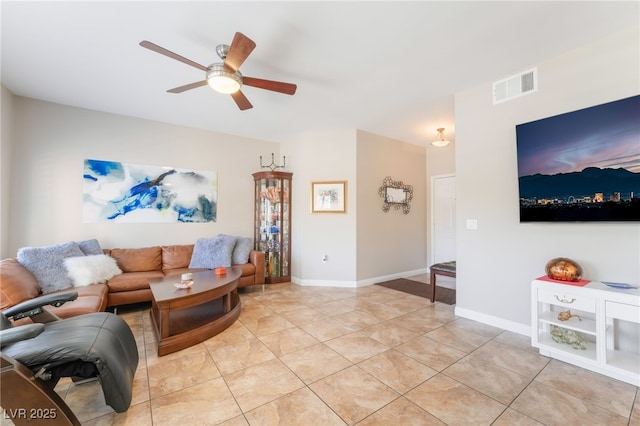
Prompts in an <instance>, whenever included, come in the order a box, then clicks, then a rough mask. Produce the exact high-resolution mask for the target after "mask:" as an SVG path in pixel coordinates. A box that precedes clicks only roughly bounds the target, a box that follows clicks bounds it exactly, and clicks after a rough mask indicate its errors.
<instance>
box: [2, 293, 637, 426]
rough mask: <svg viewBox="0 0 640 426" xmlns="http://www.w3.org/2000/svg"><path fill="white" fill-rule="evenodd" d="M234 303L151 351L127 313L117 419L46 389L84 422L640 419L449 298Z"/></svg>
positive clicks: (143, 316)
mask: <svg viewBox="0 0 640 426" xmlns="http://www.w3.org/2000/svg"><path fill="white" fill-rule="evenodd" d="M256 290H259V289H256ZM241 300H242V313H241V315H240V318H239V320H238V321H237V322H236V323H235V324H233V325H232V326H231V327H230V328H229V329H227V330H226V331H225V332H223V333H222V334H220V335H218V336H216V337H214V338H212V339H209V340H208V341H206V342H204V343H201V344H198V345H196V346H193V347H191V348H189V349H186V350H183V351H180V352H177V353H174V354H170V355H167V356H164V357H161V358H158V357H157V355H156V352H155V350H156V349H155V342H154V339H153V333H152V332H151V329H150V323H149V312H148V310H147V309H141V310H139V311H135V312H128V313H123V314H122V316H123V317H124V318H125V319H126V321H127V322H128V323H129V324H130V326H131V328H132V330H133V332H134V334H135V336H136V340H137V342H138V346H139V351H140V358H141V360H140V366H139V369H138V371H137V374H136V377H135V383H134V397H133V398H134V401H133V405H132V406H131V408H130V409H129V411H128V412H126V413H122V414H115V413H114V412H113V411H112V410H111V408H110V407H108V406H106V405H105V404H104V400H103V396H102V391H101V389H100V386H99V384H98V383H97V382H93V383H87V384H84V385H80V386H76V385H73V384H71V383H70V382H69V381H66V382H63V383H61V384H59V385H58V387H57V388H56V390H57V391H58V392H59V393H60V394H61V395H62V396H63V397H64V398H65V400H66V401H67V403H68V404H69V405H70V406H71V409H72V410H73V411H74V412H75V413H76V414H77V415H78V417H79V418H80V421H81V422H82V423H83V425H135V426H140V425H176V424H185V425H186V424H188V425H216V424H223V425H227V426H232V425H233V426H235V425H305V426H306V425H323V426H324V425H345V424H348V425H359V426H364V425H367V426H368V425H443V424H447V425H476V424H477V425H490V424H493V425H540V424H544V425H578V424H579V425H605V424H606V425H640V393H639V390H638V388H637V387H635V386H631V385H628V384H625V383H622V382H619V381H616V380H613V379H609V378H607V377H605V376H602V375H599V374H595V373H592V372H589V371H587V370H583V369H580V368H576V367H574V366H571V365H568V364H565V363H562V362H559V361H556V360H550V359H549V358H546V357H543V356H540V355H538V353H537V351H536V350H535V349H534V348H532V347H531V346H530V344H529V339H528V338H527V337H525V336H521V335H517V334H514V333H511V332H506V331H502V330H500V329H497V328H493V327H490V326H487V325H483V324H480V323H477V322H474V321H470V320H467V319H463V318H458V317H456V316H455V315H454V311H453V309H454V308H453V306H448V305H444V304H440V303H435V304H431V303H429V301H428V300H427V299H424V298H420V297H417V296H411V295H408V294H405V293H401V292H397V291H394V290H390V289H387V288H384V287H379V286H368V287H364V288H359V289H344V288H315V287H300V286H296V285H292V284H278V285H271V286H267V289H266V291H265V292H264V293H263V292H261V291H251V292H249V293H246V294H242V295H241ZM3 424H4V423H3Z"/></svg>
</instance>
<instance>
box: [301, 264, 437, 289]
mask: <svg viewBox="0 0 640 426" xmlns="http://www.w3.org/2000/svg"><path fill="white" fill-rule="evenodd" d="M428 273H429V268H422V269H414V270H412V271H405V272H398V273H396V274H390V275H382V276H378V277H374V278H367V279H364V280H358V281H344V280H339V281H338V280H305V279H300V278H299V277H293V276H292V277H291V282H292V283H294V284H297V285H299V286H303V287H304V286H308V287H345V288H357V287H366V286H368V285H372V284H377V283H383V282H385V281H390V280H395V279H398V278H406V277H412V276H414V275H420V274H428Z"/></svg>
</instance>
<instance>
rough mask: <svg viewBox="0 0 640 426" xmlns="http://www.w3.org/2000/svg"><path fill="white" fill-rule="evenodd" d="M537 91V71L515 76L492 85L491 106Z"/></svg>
mask: <svg viewBox="0 0 640 426" xmlns="http://www.w3.org/2000/svg"><path fill="white" fill-rule="evenodd" d="M537 90H538V69H537V68H533V69H531V70H528V71H525V72H522V73H519V74H516V75H514V76H511V77H508V78H505V79H503V80H500V81H496V82H495V83H493V104H494V105H496V104H499V103H502V102H505V101H509V100H511V99H514V98H518V97H520V96H523V95H528V94H529V93H533V92H536V91H537Z"/></svg>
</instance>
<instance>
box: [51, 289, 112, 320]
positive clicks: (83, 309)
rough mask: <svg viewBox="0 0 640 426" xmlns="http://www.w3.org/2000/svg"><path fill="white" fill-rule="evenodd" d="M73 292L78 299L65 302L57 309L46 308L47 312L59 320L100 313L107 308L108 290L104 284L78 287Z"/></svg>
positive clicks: (52, 307)
mask: <svg viewBox="0 0 640 426" xmlns="http://www.w3.org/2000/svg"><path fill="white" fill-rule="evenodd" d="M67 291H68V290H67ZM73 291H77V292H78V298H77V299H76V300H74V301H73V302H67V303H65V304H64V305H62V306H60V307H58V308H56V307H54V306H47V310H48V311H50V312H52V313H54V314H56V315H57V316H59V317H60V318H71V317H75V316H78V315H84V314H90V313H92V312H102V311H104V310H105V309H106V308H107V301H108V300H109V288H108V287H107V286H106V284H96V285H90V286H87V287H78V288H74V289H73Z"/></svg>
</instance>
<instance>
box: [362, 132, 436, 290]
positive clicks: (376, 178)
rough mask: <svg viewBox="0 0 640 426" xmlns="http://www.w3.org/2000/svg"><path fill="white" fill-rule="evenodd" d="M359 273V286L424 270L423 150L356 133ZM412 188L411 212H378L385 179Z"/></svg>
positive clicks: (380, 206) (372, 135) (424, 203)
mask: <svg viewBox="0 0 640 426" xmlns="http://www.w3.org/2000/svg"><path fill="white" fill-rule="evenodd" d="M357 146H358V155H357V179H358V194H357V203H358V212H357V220H356V223H357V240H358V253H357V264H358V268H357V274H358V282H359V284H360V285H365V284H371V283H375V282H381V281H383V280H389V279H394V278H400V277H405V276H411V275H417V274H421V273H425V272H426V271H427V266H428V265H427V242H426V236H427V231H426V207H427V203H426V196H427V183H426V180H425V176H426V157H425V155H426V149H425V148H424V147H422V146H417V145H412V144H408V143H404V142H401V141H398V140H394V139H389V138H386V137H383V136H379V135H374V134H372V133H367V132H364V131H358V143H357ZM387 176H390V177H391V179H393V180H394V181H402V182H403V183H404V184H405V185H411V186H412V187H413V199H412V201H411V203H410V206H411V207H410V210H409V214H404V213H403V211H402V209H400V210H396V209H395V208H393V207H392V208H391V209H390V210H389V211H388V212H386V213H385V212H384V211H382V204H383V198H382V197H380V195H378V189H379V188H380V187H381V186H382V182H383V180H384V178H385V177H387Z"/></svg>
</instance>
